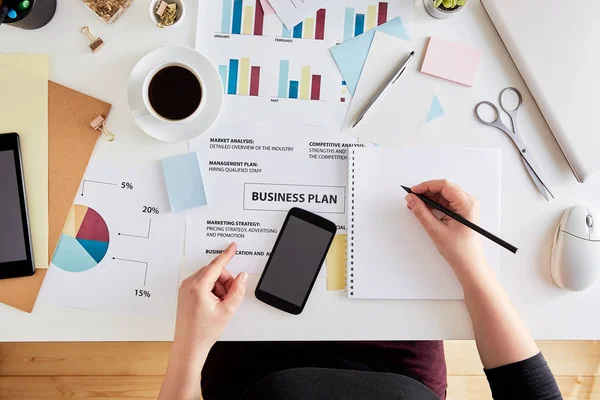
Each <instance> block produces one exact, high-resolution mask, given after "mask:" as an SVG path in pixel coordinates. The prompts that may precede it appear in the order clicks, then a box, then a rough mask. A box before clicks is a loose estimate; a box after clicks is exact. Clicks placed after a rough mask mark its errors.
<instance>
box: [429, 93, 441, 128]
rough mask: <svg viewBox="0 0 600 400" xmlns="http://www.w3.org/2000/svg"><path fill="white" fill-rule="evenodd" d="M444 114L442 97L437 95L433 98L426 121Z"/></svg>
mask: <svg viewBox="0 0 600 400" xmlns="http://www.w3.org/2000/svg"><path fill="white" fill-rule="evenodd" d="M442 115H444V109H443V108H442V103H440V99H438V97H437V96H433V100H432V102H431V107H430V108H429V113H428V114H427V119H426V120H425V122H426V123H427V122H429V121H433V120H434V119H436V118H439V117H441V116H442Z"/></svg>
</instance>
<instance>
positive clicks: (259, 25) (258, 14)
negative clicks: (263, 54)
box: [254, 0, 265, 36]
mask: <svg viewBox="0 0 600 400" xmlns="http://www.w3.org/2000/svg"><path fill="white" fill-rule="evenodd" d="M264 18H265V12H264V10H263V8H262V4H260V0H256V6H254V34H255V35H258V36H262V34H263V20H264Z"/></svg>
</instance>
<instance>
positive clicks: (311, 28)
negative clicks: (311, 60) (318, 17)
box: [302, 18, 315, 39]
mask: <svg viewBox="0 0 600 400" xmlns="http://www.w3.org/2000/svg"><path fill="white" fill-rule="evenodd" d="M302 38H303V39H314V38H315V19H314V18H306V19H305V20H304V32H302Z"/></svg>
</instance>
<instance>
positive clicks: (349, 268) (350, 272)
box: [346, 150, 354, 297]
mask: <svg viewBox="0 0 600 400" xmlns="http://www.w3.org/2000/svg"><path fill="white" fill-rule="evenodd" d="M348 169H349V173H348V175H349V176H348V183H349V185H348V186H350V202H349V205H350V207H349V209H350V210H349V212H350V217H349V218H348V220H349V222H350V227H349V228H350V229H348V233H349V235H348V241H347V244H348V248H347V255H346V290H347V291H348V296H349V297H352V296H354V150H351V158H350V168H348Z"/></svg>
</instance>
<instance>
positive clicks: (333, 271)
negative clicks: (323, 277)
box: [325, 234, 348, 290]
mask: <svg viewBox="0 0 600 400" xmlns="http://www.w3.org/2000/svg"><path fill="white" fill-rule="evenodd" d="M347 236H348V235H346V234H343V235H341V234H340V235H335V237H334V238H333V243H331V247H330V248H329V252H328V253H327V257H326V258H325V263H326V266H327V290H343V289H345V288H346V241H347Z"/></svg>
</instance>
